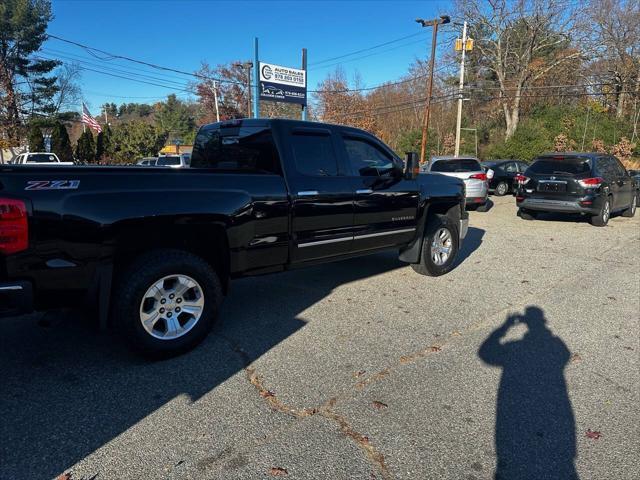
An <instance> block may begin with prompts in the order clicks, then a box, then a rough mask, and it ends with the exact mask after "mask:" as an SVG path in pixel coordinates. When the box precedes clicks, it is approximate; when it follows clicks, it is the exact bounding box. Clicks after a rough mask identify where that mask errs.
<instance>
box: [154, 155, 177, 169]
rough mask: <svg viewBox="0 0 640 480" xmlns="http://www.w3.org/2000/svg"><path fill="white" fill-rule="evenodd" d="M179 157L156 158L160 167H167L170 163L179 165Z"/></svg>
mask: <svg viewBox="0 0 640 480" xmlns="http://www.w3.org/2000/svg"><path fill="white" fill-rule="evenodd" d="M180 164H181V163H180V157H160V158H158V163H156V165H159V166H160V167H168V166H171V165H180Z"/></svg>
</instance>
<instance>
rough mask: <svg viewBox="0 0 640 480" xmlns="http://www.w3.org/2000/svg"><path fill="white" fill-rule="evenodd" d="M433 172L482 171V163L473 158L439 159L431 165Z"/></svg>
mask: <svg viewBox="0 0 640 480" xmlns="http://www.w3.org/2000/svg"><path fill="white" fill-rule="evenodd" d="M431 171H432V172H481V171H482V169H481V168H480V163H478V161H477V160H474V159H472V158H454V159H451V160H438V161H437V162H435V163H434V164H433V165H431Z"/></svg>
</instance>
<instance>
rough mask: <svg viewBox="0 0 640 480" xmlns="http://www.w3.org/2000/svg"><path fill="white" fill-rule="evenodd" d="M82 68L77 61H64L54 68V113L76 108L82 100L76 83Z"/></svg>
mask: <svg viewBox="0 0 640 480" xmlns="http://www.w3.org/2000/svg"><path fill="white" fill-rule="evenodd" d="M81 71H82V68H81V67H80V65H79V64H78V63H75V62H74V63H64V64H63V65H62V66H61V67H59V68H58V69H57V70H56V72H55V73H56V83H55V85H56V87H57V92H56V94H55V96H54V98H53V108H54V113H56V114H58V113H61V112H63V111H69V110H77V109H78V108H79V107H78V104H79V103H80V101H81V100H82V89H81V88H80V84H79V83H78V82H79V80H80V72H81Z"/></svg>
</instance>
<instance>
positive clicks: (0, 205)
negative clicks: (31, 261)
mask: <svg viewBox="0 0 640 480" xmlns="http://www.w3.org/2000/svg"><path fill="white" fill-rule="evenodd" d="M28 246H29V225H28V222H27V206H26V204H25V203H24V202H23V201H22V200H14V199H12V198H0V253H4V254H5V255H8V254H10V253H16V252H20V251H22V250H26V249H27V247H28Z"/></svg>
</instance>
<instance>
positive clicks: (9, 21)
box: [0, 0, 59, 143]
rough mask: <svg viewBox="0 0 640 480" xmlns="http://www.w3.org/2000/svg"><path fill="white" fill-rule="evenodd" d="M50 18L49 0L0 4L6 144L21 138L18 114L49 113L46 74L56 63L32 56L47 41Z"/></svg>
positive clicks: (50, 82)
mask: <svg viewBox="0 0 640 480" xmlns="http://www.w3.org/2000/svg"><path fill="white" fill-rule="evenodd" d="M51 18H52V15H51V2H50V1H49V0H2V2H0V92H2V94H1V95H0V124H3V127H4V134H5V136H6V138H7V139H8V140H9V141H10V143H16V142H17V141H19V138H20V136H21V127H22V119H21V112H22V111H25V110H26V111H37V112H43V113H51V109H52V105H53V101H52V99H53V96H54V95H55V93H56V91H57V87H56V85H55V83H56V79H55V77H47V76H46V75H48V74H49V73H50V72H51V71H52V70H53V69H54V68H55V67H56V66H57V65H58V63H59V62H57V61H56V60H45V59H42V58H39V57H37V56H33V55H32V54H33V53H35V52H37V51H38V50H40V47H41V46H42V43H43V42H44V41H45V39H46V38H47V34H46V30H47V25H48V23H49V21H50V20H51ZM25 101H26V103H24V102H25Z"/></svg>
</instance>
